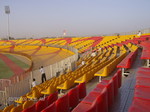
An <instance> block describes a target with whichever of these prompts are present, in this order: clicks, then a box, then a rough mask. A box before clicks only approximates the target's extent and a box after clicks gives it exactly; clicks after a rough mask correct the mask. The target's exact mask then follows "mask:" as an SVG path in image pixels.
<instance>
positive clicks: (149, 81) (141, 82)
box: [136, 77, 150, 86]
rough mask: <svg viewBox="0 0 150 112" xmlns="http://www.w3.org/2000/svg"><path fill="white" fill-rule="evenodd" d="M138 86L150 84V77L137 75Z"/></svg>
mask: <svg viewBox="0 0 150 112" xmlns="http://www.w3.org/2000/svg"><path fill="white" fill-rule="evenodd" d="M136 86H150V78H145V77H137V78H136Z"/></svg>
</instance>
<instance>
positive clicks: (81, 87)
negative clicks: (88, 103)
mask: <svg viewBox="0 0 150 112" xmlns="http://www.w3.org/2000/svg"><path fill="white" fill-rule="evenodd" d="M77 88H78V90H79V99H82V98H84V97H85V96H86V85H85V83H80V84H79V85H78V86H77Z"/></svg>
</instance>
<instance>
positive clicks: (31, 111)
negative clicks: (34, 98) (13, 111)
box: [22, 104, 36, 112]
mask: <svg viewBox="0 0 150 112" xmlns="http://www.w3.org/2000/svg"><path fill="white" fill-rule="evenodd" d="M35 106H36V104H34V105H32V106H31V107H29V108H27V109H24V110H23V111H22V112H36V107H35Z"/></svg>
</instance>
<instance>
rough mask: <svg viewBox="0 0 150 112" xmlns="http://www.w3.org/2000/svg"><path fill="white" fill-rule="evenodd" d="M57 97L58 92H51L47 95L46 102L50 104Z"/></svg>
mask: <svg viewBox="0 0 150 112" xmlns="http://www.w3.org/2000/svg"><path fill="white" fill-rule="evenodd" d="M57 99H58V92H55V93H52V94H50V95H49V96H48V97H47V104H48V105H51V104H52V103H53V102H55V101H56V100H57Z"/></svg>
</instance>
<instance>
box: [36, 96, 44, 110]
mask: <svg viewBox="0 0 150 112" xmlns="http://www.w3.org/2000/svg"><path fill="white" fill-rule="evenodd" d="M46 107H47V100H46V99H43V100H39V101H38V102H37V103H36V112H41V110H43V109H44V108H46Z"/></svg>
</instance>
